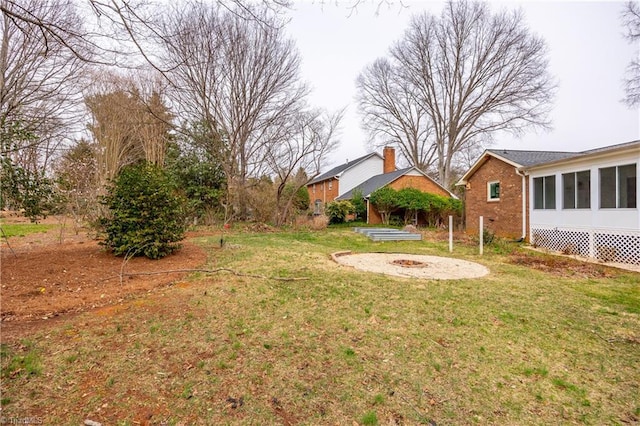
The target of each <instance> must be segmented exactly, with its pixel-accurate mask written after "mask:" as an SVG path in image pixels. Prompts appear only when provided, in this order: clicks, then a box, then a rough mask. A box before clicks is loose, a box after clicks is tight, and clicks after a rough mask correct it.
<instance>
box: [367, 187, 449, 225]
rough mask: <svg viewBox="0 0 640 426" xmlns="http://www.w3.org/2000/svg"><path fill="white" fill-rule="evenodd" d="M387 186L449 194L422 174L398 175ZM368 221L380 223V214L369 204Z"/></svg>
mask: <svg viewBox="0 0 640 426" xmlns="http://www.w3.org/2000/svg"><path fill="white" fill-rule="evenodd" d="M389 187H391V188H393V189H395V190H396V191H398V190H400V189H403V188H415V189H419V190H420V191H422V192H429V193H431V194H437V195H442V196H445V197H450V196H451V194H449V193H448V192H447V191H445V190H444V189H442V188H441V187H440V186H439V185H437V184H435V183H434V182H433V181H432V180H430V179H428V178H426V177H424V176H406V175H405V176H400V177H399V178H398V179H397V180H395V181H393V182H391V183H390V184H389ZM368 223H370V224H372V225H375V224H379V223H382V216H380V213H378V211H377V210H376V209H375V207H373V206H372V205H370V206H369V218H368Z"/></svg>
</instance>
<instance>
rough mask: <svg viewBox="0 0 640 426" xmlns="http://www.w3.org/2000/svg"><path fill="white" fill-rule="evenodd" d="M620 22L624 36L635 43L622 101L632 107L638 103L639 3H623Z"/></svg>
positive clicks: (639, 99)
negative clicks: (624, 31) (633, 57)
mask: <svg viewBox="0 0 640 426" xmlns="http://www.w3.org/2000/svg"><path fill="white" fill-rule="evenodd" d="M622 23H623V25H624V27H625V30H626V33H625V37H626V38H627V40H629V42H631V43H634V44H635V45H636V52H635V53H636V58H635V59H634V60H632V61H631V62H630V63H629V65H628V66H627V72H626V74H625V79H624V86H625V92H626V96H625V98H624V102H625V103H626V104H627V105H628V106H629V107H632V108H633V107H637V106H638V105H640V59H639V58H638V56H639V55H640V49H638V48H637V46H638V40H640V3H638V2H637V1H629V2H627V3H626V4H625V7H624V10H623V11H622Z"/></svg>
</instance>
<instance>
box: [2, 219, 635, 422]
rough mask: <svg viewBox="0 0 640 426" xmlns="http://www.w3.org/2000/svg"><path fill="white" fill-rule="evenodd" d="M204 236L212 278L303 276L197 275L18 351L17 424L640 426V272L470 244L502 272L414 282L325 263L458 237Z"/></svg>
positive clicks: (6, 388)
mask: <svg viewBox="0 0 640 426" xmlns="http://www.w3.org/2000/svg"><path fill="white" fill-rule="evenodd" d="M195 241H196V242H197V243H198V244H200V245H201V246H202V247H204V248H205V249H206V250H207V251H208V252H209V253H210V256H209V264H208V265H207V266H208V267H210V268H220V267H225V268H231V269H234V270H236V271H239V272H243V273H246V274H253V275H263V276H268V277H276V276H277V277H296V278H307V279H306V280H297V281H281V280H275V279H261V278H251V277H246V276H235V275H232V274H228V273H219V274H214V275H203V274H195V275H194V276H192V277H190V278H189V280H188V281H187V282H182V283H177V284H176V285H175V286H173V287H171V288H167V289H165V290H163V291H162V292H161V293H154V294H151V295H149V297H146V298H139V299H135V300H133V301H130V302H125V303H124V304H122V305H118V306H116V307H114V308H112V309H102V310H100V311H97V312H90V313H86V314H83V315H80V316H77V317H70V318H68V319H67V320H65V321H64V322H61V323H60V325H59V326H58V327H56V328H54V329H53V330H48V331H47V332H46V333H40V334H38V335H33V336H31V337H30V338H29V339H25V340H24V341H22V342H21V343H20V344H12V345H7V344H5V345H3V347H2V401H1V402H2V416H3V418H25V417H38V418H39V419H42V420H43V421H44V424H61V425H62V424H69V425H78V424H81V423H82V422H83V421H84V419H93V420H96V421H100V422H102V424H104V425H115V424H123V425H125V424H130V425H133V424H175V425H178V424H183V425H191V424H201V425H209V424H256V425H264V424H285V425H293V424H308V425H315V424H331V425H335V424H341V425H342V424H349V425H351V424H363V425H376V424H381V425H387V424H421V423H422V424H438V425H447V424H500V425H505V424H512V425H519V424H540V425H547V424H567V423H570V424H573V423H584V424H594V425H601V424H629V423H631V424H633V423H636V422H639V421H640V275H639V274H637V273H631V272H623V271H618V270H614V269H607V268H604V267H601V266H589V267H587V268H585V267H584V266H583V265H582V264H580V263H573V262H569V263H568V264H566V263H559V264H557V265H555V266H554V262H556V260H555V259H554V258H549V257H547V256H545V255H542V254H539V253H535V252H529V251H526V250H522V251H519V250H516V251H515V252H514V251H513V250H514V248H513V247H508V246H507V245H494V246H489V247H486V248H485V255H484V256H482V257H480V256H479V255H477V248H476V247H471V246H463V245H460V244H458V245H456V247H455V252H454V255H455V256H456V257H459V258H463V259H465V260H470V261H475V262H479V263H482V264H483V265H485V266H487V267H488V268H489V269H490V270H491V274H490V275H489V276H487V277H485V278H482V279H473V280H456V281H430V280H412V279H406V278H396V277H390V276H384V275H376V274H371V273H366V272H359V271H357V270H354V269H349V268H346V267H339V266H337V265H335V264H333V263H332V262H331V261H330V260H329V257H328V255H329V254H330V253H331V252H334V251H338V250H352V251H354V252H366V251H387V252H405V253H415V254H428V255H443V256H448V255H449V253H448V244H447V242H435V241H428V240H427V241H422V242H383V243H374V242H371V241H369V240H367V239H366V238H365V237H364V236H362V235H359V234H355V233H353V232H351V231H350V230H348V229H330V230H327V231H318V232H276V233H231V234H230V235H228V237H227V245H226V248H224V249H220V248H219V236H218V237H198V238H196V239H195ZM514 259H517V260H518V261H517V262H515V261H514ZM523 259H525V261H523ZM540 260H543V261H541V262H537V261H540ZM534 263H535V264H543V265H546V266H545V267H544V268H532V267H531V266H530V265H531V264H534ZM574 266H575V267H574ZM145 422H147V423H145Z"/></svg>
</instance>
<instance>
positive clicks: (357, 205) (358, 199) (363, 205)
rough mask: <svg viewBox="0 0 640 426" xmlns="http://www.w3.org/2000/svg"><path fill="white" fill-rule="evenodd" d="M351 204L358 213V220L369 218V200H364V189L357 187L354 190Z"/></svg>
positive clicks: (356, 213)
mask: <svg viewBox="0 0 640 426" xmlns="http://www.w3.org/2000/svg"><path fill="white" fill-rule="evenodd" d="M351 204H353V210H354V213H355V215H356V220H364V221H366V220H367V202H366V201H365V200H364V195H363V194H362V190H361V189H359V188H356V189H354V190H353V192H352V197H351Z"/></svg>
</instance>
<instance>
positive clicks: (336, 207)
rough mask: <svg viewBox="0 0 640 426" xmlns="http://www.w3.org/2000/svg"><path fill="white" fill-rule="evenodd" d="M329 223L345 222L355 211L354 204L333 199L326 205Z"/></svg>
mask: <svg viewBox="0 0 640 426" xmlns="http://www.w3.org/2000/svg"><path fill="white" fill-rule="evenodd" d="M325 212H326V215H327V216H328V217H329V223H331V224H335V223H343V222H344V221H345V220H346V219H347V216H348V215H350V214H352V213H353V212H354V208H353V204H351V202H349V201H332V202H330V203H328V204H327V206H326V207H325Z"/></svg>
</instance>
